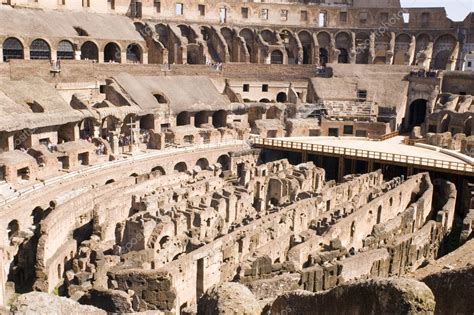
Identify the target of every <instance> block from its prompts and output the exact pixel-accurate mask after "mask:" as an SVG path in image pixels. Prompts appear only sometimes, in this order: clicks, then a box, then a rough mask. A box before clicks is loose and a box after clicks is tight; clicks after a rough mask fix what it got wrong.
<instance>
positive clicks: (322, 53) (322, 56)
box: [319, 48, 329, 66]
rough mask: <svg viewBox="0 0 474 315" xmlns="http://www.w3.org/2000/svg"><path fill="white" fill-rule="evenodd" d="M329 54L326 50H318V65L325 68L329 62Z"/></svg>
mask: <svg viewBox="0 0 474 315" xmlns="http://www.w3.org/2000/svg"><path fill="white" fill-rule="evenodd" d="M328 56H329V54H328V51H327V50H326V48H319V64H320V65H322V66H326V64H327V63H328V61H329V57H328Z"/></svg>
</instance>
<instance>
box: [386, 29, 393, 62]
mask: <svg viewBox="0 0 474 315" xmlns="http://www.w3.org/2000/svg"><path fill="white" fill-rule="evenodd" d="M395 36H396V35H395V32H390V47H389V49H388V51H387V52H386V55H385V63H386V64H388V65H391V64H393V59H394V58H393V57H394V55H395Z"/></svg>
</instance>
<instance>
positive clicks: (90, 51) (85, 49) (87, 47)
mask: <svg viewBox="0 0 474 315" xmlns="http://www.w3.org/2000/svg"><path fill="white" fill-rule="evenodd" d="M81 60H95V61H98V60H99V48H98V46H97V44H96V43H94V42H92V41H87V42H85V43H84V44H82V46H81Z"/></svg>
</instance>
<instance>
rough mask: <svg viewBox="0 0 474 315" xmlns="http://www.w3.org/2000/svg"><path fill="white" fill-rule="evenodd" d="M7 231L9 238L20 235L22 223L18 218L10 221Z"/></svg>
mask: <svg viewBox="0 0 474 315" xmlns="http://www.w3.org/2000/svg"><path fill="white" fill-rule="evenodd" d="M7 232H8V234H7V235H8V239H9V240H11V239H12V238H14V237H17V236H18V234H19V233H20V224H19V223H18V220H16V219H15V220H12V221H10V222H9V223H8V226H7Z"/></svg>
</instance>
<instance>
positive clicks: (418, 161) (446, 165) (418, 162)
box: [251, 137, 474, 175]
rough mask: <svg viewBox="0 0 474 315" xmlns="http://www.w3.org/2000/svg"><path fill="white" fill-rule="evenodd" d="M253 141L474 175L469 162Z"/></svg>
mask: <svg viewBox="0 0 474 315" xmlns="http://www.w3.org/2000/svg"><path fill="white" fill-rule="evenodd" d="M251 143H252V144H254V145H257V146H258V145H263V146H269V147H274V148H282V149H291V150H301V151H308V152H320V153H324V154H332V155H343V156H347V157H357V158H363V159H370V160H378V161H387V162H393V163H398V164H400V163H402V164H408V165H414V166H424V167H429V168H436V169H442V170H450V171H456V172H462V173H470V175H474V166H472V165H469V164H467V163H460V162H451V161H443V160H437V159H431V158H425V157H416V156H409V155H403V154H393V153H387V152H379V151H370V150H363V149H352V148H342V147H335V146H331V145H324V144H314V143H303V142H294V141H287V140H277V139H264V138H258V137H252V138H251Z"/></svg>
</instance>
